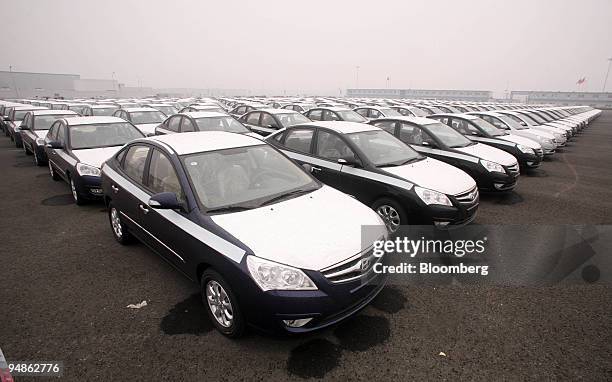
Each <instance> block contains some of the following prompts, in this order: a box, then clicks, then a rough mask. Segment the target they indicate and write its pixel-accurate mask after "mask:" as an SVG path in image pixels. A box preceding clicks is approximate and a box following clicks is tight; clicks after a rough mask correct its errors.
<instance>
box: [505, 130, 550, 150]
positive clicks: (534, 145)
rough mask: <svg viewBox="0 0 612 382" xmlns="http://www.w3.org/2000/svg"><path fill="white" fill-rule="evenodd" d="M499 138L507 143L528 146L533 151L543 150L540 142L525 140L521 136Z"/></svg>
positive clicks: (511, 135) (512, 135)
mask: <svg viewBox="0 0 612 382" xmlns="http://www.w3.org/2000/svg"><path fill="white" fill-rule="evenodd" d="M499 138H501V139H503V140H505V141H509V142H514V143H518V144H519V145H523V146H527V147H529V148H532V149H541V148H542V145H540V144H539V143H538V142H536V141H534V140H533V139H529V138H525V137H520V136H518V135H514V134H507V135H502V136H500V137H499Z"/></svg>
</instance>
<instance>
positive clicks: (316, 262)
mask: <svg viewBox="0 0 612 382" xmlns="http://www.w3.org/2000/svg"><path fill="white" fill-rule="evenodd" d="M211 218H212V220H213V221H214V222H215V223H216V224H217V225H219V226H220V227H221V228H223V229H225V230H226V231H227V232H229V233H230V234H231V235H233V236H234V237H236V238H237V239H238V240H240V241H241V242H243V243H244V244H246V245H247V246H248V247H249V248H251V249H252V250H253V253H254V254H255V255H256V256H258V257H261V258H264V259H268V260H272V261H276V262H278V263H281V264H286V265H290V266H292V267H296V268H301V269H310V270H321V269H323V268H326V267H329V266H331V265H334V264H336V263H338V262H341V261H343V260H346V259H348V258H351V257H353V256H355V255H356V254H358V253H359V252H361V251H362V250H363V249H365V248H367V247H369V245H371V243H372V242H373V241H374V240H377V239H379V238H380V237H381V236H383V235H385V234H386V228H385V226H384V224H383V222H382V220H381V219H380V218H379V217H378V215H377V214H376V212H374V211H373V210H371V209H370V208H368V207H367V206H365V205H364V204H361V203H360V202H358V201H357V200H356V199H353V198H352V197H350V196H348V195H346V194H344V193H342V192H340V191H338V190H335V189H333V188H331V187H328V186H325V185H324V186H323V187H321V188H320V189H318V190H316V191H313V192H311V193H309V194H306V195H303V196H299V197H296V198H293V199H289V200H285V201H282V202H280V203H275V204H271V205H268V206H264V207H260V208H256V209H253V210H246V211H241V212H235V213H228V214H222V215H215V216H212V217H211ZM262 222H263V223H262ZM363 226H376V227H372V229H367V230H364V231H365V232H367V233H368V237H369V238H370V240H365V239H362V227H363ZM362 241H363V243H369V245H366V244H362Z"/></svg>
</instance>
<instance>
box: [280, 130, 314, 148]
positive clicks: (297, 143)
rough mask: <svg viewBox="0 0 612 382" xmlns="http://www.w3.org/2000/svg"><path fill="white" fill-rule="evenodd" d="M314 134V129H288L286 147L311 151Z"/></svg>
mask: <svg viewBox="0 0 612 382" xmlns="http://www.w3.org/2000/svg"><path fill="white" fill-rule="evenodd" d="M313 134H314V130H313V129H291V130H289V131H287V134H286V137H285V147H287V148H288V149H291V150H295V151H299V152H303V153H309V152H310V145H311V144H312V136H313Z"/></svg>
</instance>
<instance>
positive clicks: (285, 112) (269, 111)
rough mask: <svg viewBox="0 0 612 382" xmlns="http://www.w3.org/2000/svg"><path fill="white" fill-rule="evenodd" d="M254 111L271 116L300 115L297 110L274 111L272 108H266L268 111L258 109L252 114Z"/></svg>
mask: <svg viewBox="0 0 612 382" xmlns="http://www.w3.org/2000/svg"><path fill="white" fill-rule="evenodd" d="M253 111H265V112H267V113H270V114H296V113H297V114H300V115H301V113H298V112H297V111H295V110H291V109H272V108H266V109H257V110H251V112H253Z"/></svg>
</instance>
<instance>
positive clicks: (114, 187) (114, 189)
mask: <svg viewBox="0 0 612 382" xmlns="http://www.w3.org/2000/svg"><path fill="white" fill-rule="evenodd" d="M111 188H112V189H113V192H114V193H115V194H116V193H117V192H119V187H117V186H115V185H114V184H111Z"/></svg>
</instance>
